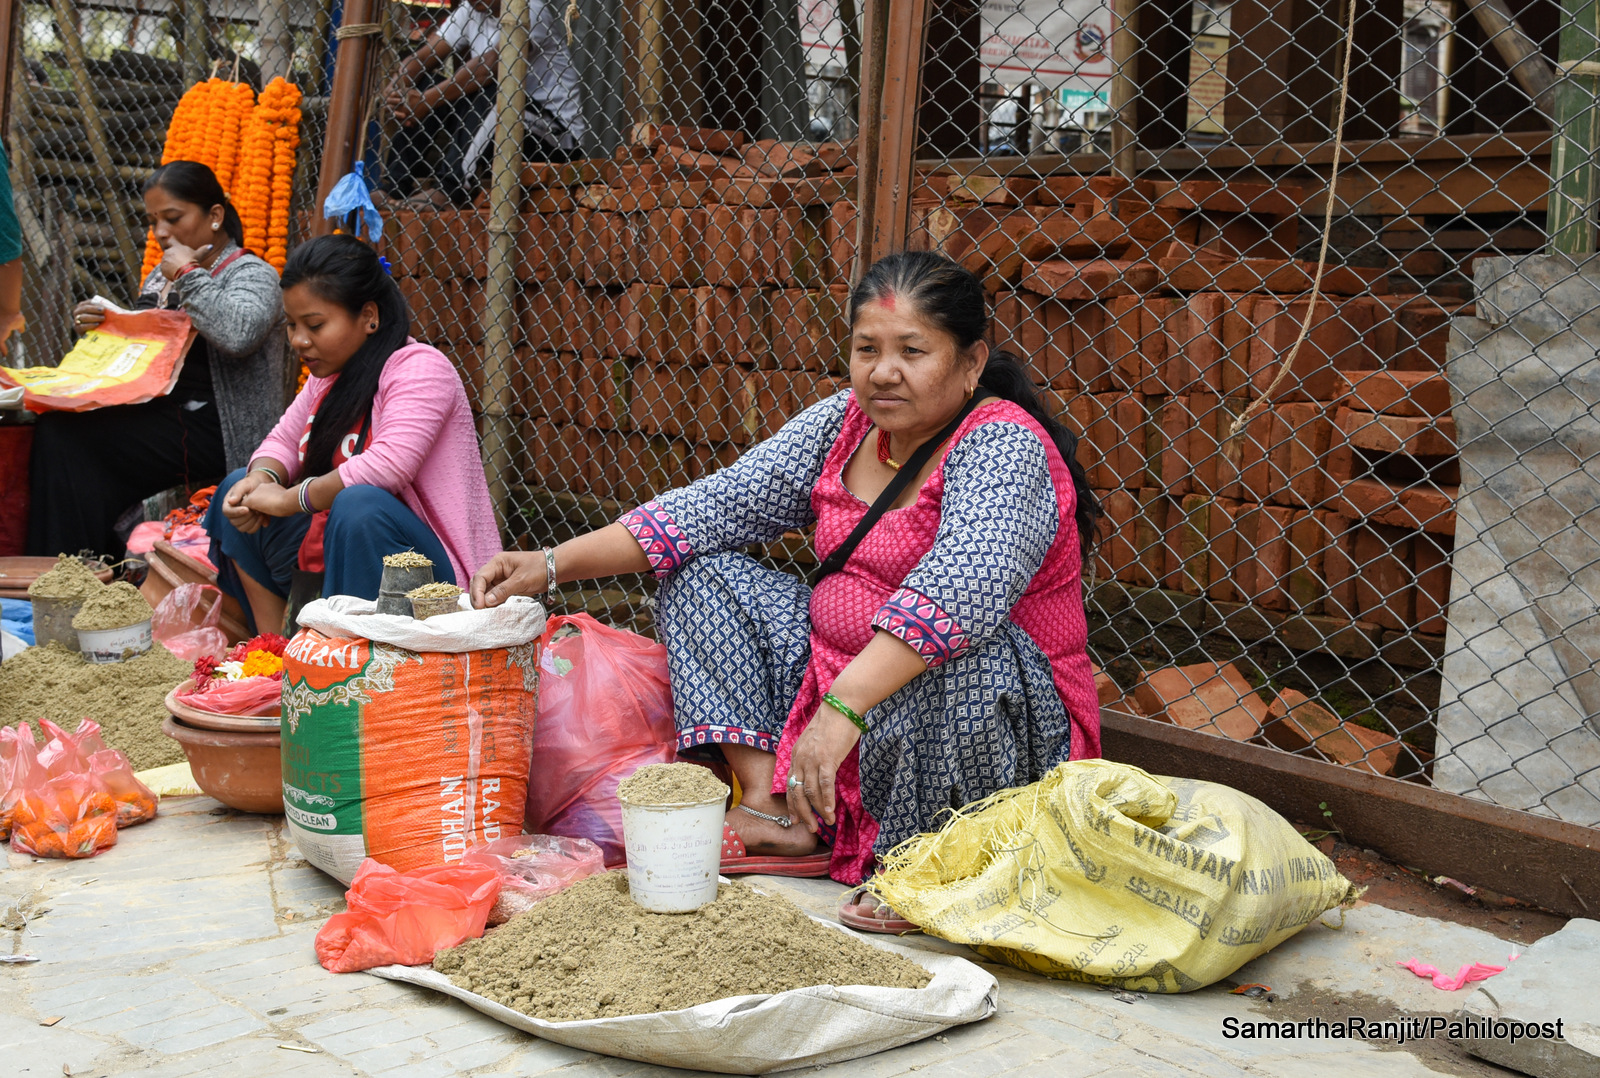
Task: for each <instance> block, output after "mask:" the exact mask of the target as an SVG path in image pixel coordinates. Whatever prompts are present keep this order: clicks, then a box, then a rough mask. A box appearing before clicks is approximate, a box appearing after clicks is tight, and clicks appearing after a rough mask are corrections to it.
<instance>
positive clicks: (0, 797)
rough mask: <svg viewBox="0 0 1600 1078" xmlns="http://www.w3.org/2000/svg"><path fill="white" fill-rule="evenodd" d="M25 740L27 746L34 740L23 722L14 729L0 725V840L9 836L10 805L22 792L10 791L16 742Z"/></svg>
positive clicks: (30, 728)
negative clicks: (14, 792) (14, 793)
mask: <svg viewBox="0 0 1600 1078" xmlns="http://www.w3.org/2000/svg"><path fill="white" fill-rule="evenodd" d="M19 741H26V742H27V743H28V745H29V747H30V748H31V747H33V746H34V745H35V744H36V742H35V741H34V737H33V727H31V726H29V725H28V724H27V723H25V722H19V723H17V725H16V728H15V729H12V728H11V727H9V726H0V842H4V841H5V840H6V839H8V838H10V837H11V809H12V805H13V804H14V802H15V801H16V799H17V798H18V797H21V796H22V794H21V793H20V792H18V793H17V794H16V795H15V796H13V795H12V793H11V778H12V776H13V775H14V774H15V772H16V768H17V743H18V742H19Z"/></svg>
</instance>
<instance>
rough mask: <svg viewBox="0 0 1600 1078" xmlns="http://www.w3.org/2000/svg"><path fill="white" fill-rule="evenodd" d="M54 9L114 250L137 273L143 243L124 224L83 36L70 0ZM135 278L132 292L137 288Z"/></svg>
mask: <svg viewBox="0 0 1600 1078" xmlns="http://www.w3.org/2000/svg"><path fill="white" fill-rule="evenodd" d="M53 6H54V7H55V12H56V32H57V33H59V34H60V35H61V48H62V51H63V52H65V53H66V54H67V67H68V69H69V70H71V72H72V81H73V84H74V89H76V90H77V92H78V107H79V108H80V109H82V110H83V122H84V128H85V130H86V131H87V133H88V135H89V150H90V152H91V153H92V154H93V155H94V165H95V173H96V178H97V179H98V180H99V182H100V194H101V196H102V197H103V198H104V199H105V202H106V216H107V217H109V218H111V234H112V235H113V236H114V237H115V238H116V241H117V253H118V255H119V256H120V257H121V259H122V264H123V266H125V267H126V272H128V273H131V274H135V275H137V274H138V272H139V269H140V267H141V266H143V265H144V258H143V257H142V256H143V254H144V245H143V243H136V242H135V241H134V238H133V229H132V228H131V227H129V225H128V211H127V207H126V206H125V205H124V204H123V198H124V191H123V190H122V184H121V182H120V174H119V170H118V169H117V167H116V164H115V162H113V161H112V160H111V141H110V139H108V138H107V137H106V121H105V117H104V116H102V115H101V114H100V103H99V102H98V101H96V100H95V96H94V83H93V82H91V81H90V80H89V65H88V62H87V61H86V60H85V59H84V55H83V38H81V37H79V36H78V23H77V20H76V17H75V13H74V11H73V8H72V0H53ZM138 287H139V282H138V280H137V279H136V280H135V281H134V285H133V290H132V291H133V292H137V290H138Z"/></svg>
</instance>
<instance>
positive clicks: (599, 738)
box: [523, 614, 677, 866]
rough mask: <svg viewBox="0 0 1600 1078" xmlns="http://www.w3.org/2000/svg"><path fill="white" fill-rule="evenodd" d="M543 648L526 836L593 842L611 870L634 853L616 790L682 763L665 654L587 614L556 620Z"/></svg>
mask: <svg viewBox="0 0 1600 1078" xmlns="http://www.w3.org/2000/svg"><path fill="white" fill-rule="evenodd" d="M572 630H576V632H574V631H572ZM540 643H541V650H542V656H541V658H540V661H539V665H540V671H541V674H540V678H539V718H538V721H537V722H536V723H535V725H534V733H533V764H532V767H531V769H530V772H529V777H528V805H527V812H526V814H525V815H524V816H523V830H525V831H530V832H537V833H539V834H545V835H568V836H571V837H573V838H586V839H588V840H589V841H590V842H593V843H594V844H595V845H596V846H599V847H600V850H601V852H602V853H603V854H604V855H605V859H606V864H607V865H611V866H615V865H620V864H622V863H623V861H624V860H626V857H627V854H626V851H625V849H624V847H623V842H622V808H621V805H620V804H619V803H618V802H617V784H618V783H620V782H621V781H622V780H623V779H625V778H627V777H628V776H629V775H631V774H633V773H634V772H635V771H637V770H639V768H641V767H643V766H645V765H646V764H670V763H672V762H673V761H674V760H676V759H677V749H676V744H677V729H676V727H675V726H674V724H673V720H672V688H671V686H670V685H669V684H668V683H667V649H666V648H665V647H663V646H661V645H660V644H658V643H656V642H655V641H653V640H649V639H647V638H645V637H643V636H640V635H638V634H637V633H630V632H626V631H624V630H622V629H613V628H612V627H610V626H609V625H604V624H602V623H600V622H599V621H596V620H595V619H594V618H592V617H590V616H589V615H588V614H571V615H562V616H560V617H554V618H551V619H550V621H549V623H548V624H547V626H546V627H545V633H544V637H543V639H542V640H541V642H540Z"/></svg>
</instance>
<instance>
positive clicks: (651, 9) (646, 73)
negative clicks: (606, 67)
mask: <svg viewBox="0 0 1600 1078" xmlns="http://www.w3.org/2000/svg"><path fill="white" fill-rule="evenodd" d="M637 12H638V19H639V46H638V47H639V115H638V116H637V117H635V119H636V120H637V122H639V123H647V124H659V123H664V122H665V121H666V118H667V116H666V107H665V106H666V100H667V58H666V50H667V30H666V22H667V0H639V4H638V8H637Z"/></svg>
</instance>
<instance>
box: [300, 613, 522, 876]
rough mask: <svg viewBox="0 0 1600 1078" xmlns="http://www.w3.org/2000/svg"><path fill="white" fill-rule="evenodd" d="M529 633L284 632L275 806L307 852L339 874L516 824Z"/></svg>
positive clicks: (405, 866)
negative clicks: (437, 645)
mask: <svg viewBox="0 0 1600 1078" xmlns="http://www.w3.org/2000/svg"><path fill="white" fill-rule="evenodd" d="M535 662H536V658H535V644H534V643H533V642H529V643H527V644H525V645H519V646H516V647H511V648H485V649H482V650H478V651H462V652H440V651H426V652H419V651H408V650H405V649H403V648H400V647H396V646H394V645H391V644H384V643H379V642H375V641H371V640H363V639H352V638H348V637H335V636H326V635H324V634H322V633H320V632H318V631H317V630H315V629H302V630H301V631H300V632H298V633H296V634H295V637H294V639H293V640H291V641H290V642H289V646H288V647H287V648H286V649H285V650H284V656H283V805H284V815H285V818H286V820H287V825H288V830H289V834H290V836H291V837H292V838H293V839H294V843H295V846H296V848H297V849H299V851H300V854H301V856H303V857H304V858H305V859H306V860H307V861H309V862H310V863H311V864H313V865H315V866H316V867H317V868H320V869H321V870H322V871H324V872H326V873H327V874H328V875H330V876H332V877H334V878H335V879H339V880H345V881H349V880H351V879H352V878H353V877H354V875H355V872H356V871H357V869H358V868H359V867H360V866H361V863H362V861H363V860H364V859H365V858H368V857H371V858H375V859H376V860H378V861H380V862H382V863H383V864H386V865H389V866H390V867H392V868H395V869H398V870H399V871H401V872H405V871H408V870H410V869H414V868H420V867H422V866H424V865H440V864H446V863H449V862H452V861H459V860H460V859H461V856H462V855H463V854H465V853H466V852H467V850H469V849H471V848H472V847H473V846H476V845H479V844H481V843H484V842H488V841H491V840H493V839H496V838H499V837H501V836H502V835H515V834H517V833H518V832H520V831H521V830H522V807H523V802H524V799H525V797H526V796H527V794H526V786H527V781H528V750H529V744H530V741H531V739H532V736H533V718H534V696H535V694H534V688H535V685H536V679H535V672H536V669H537V668H536V666H535V665H534V664H535Z"/></svg>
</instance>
